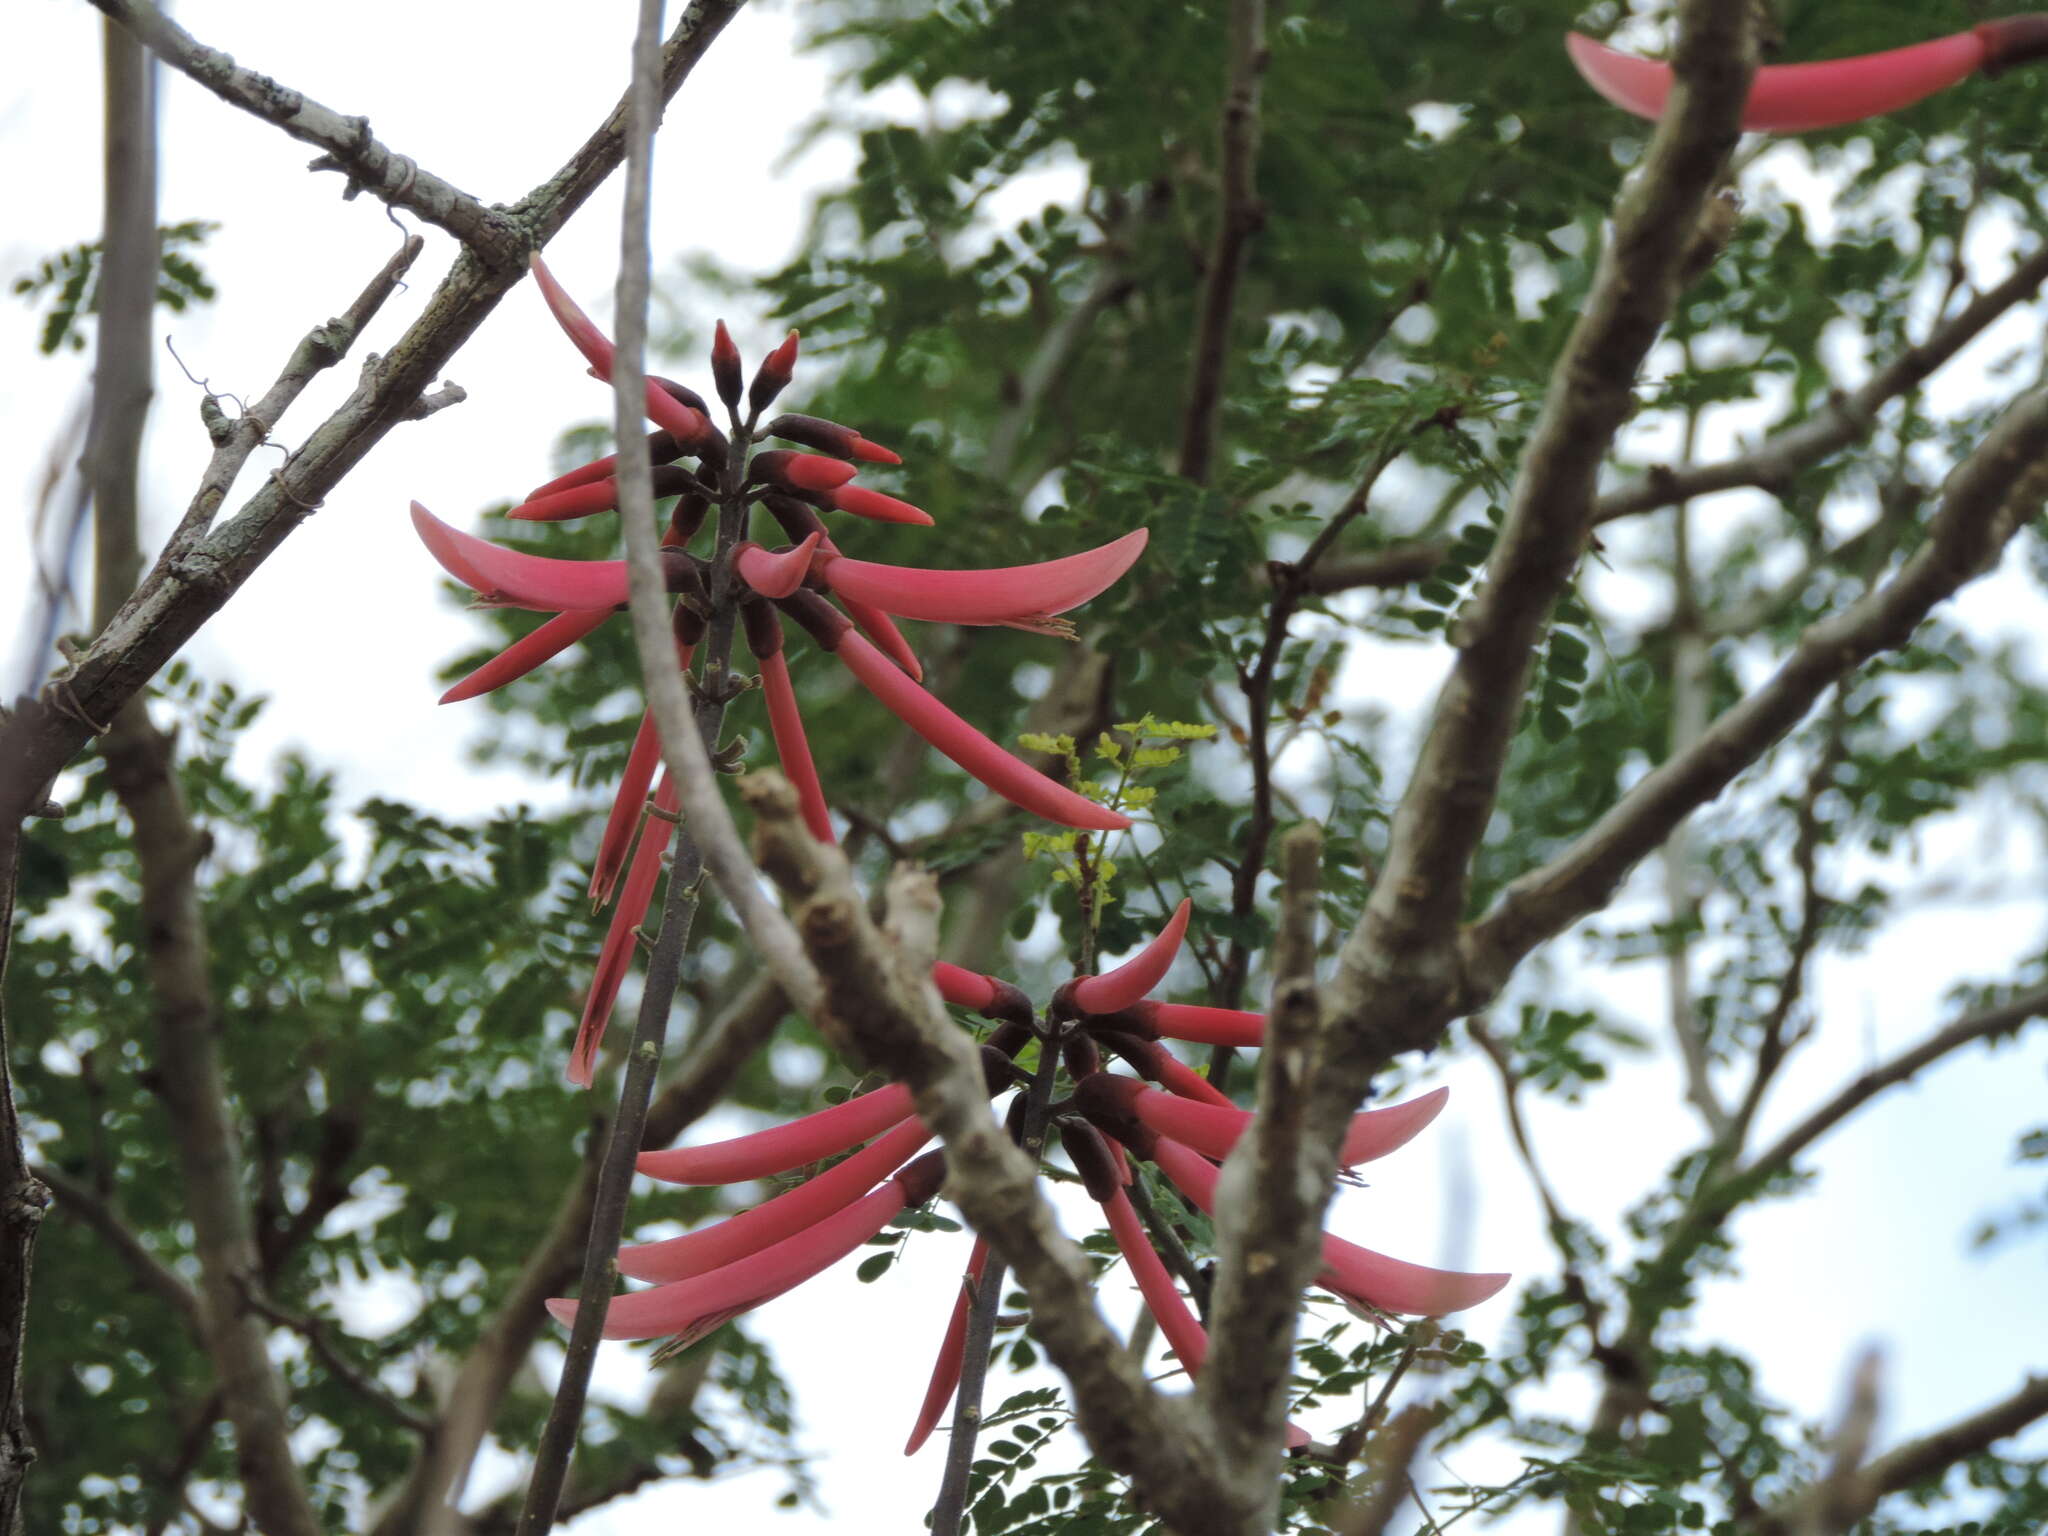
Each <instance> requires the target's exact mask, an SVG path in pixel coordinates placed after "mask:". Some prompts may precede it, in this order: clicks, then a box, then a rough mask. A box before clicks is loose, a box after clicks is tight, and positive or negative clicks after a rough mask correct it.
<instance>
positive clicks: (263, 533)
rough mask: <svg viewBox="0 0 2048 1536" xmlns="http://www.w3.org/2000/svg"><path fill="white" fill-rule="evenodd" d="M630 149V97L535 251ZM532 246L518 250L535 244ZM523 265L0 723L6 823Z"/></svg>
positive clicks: (733, 0) (719, 16)
mask: <svg viewBox="0 0 2048 1536" xmlns="http://www.w3.org/2000/svg"><path fill="white" fill-rule="evenodd" d="M741 3H742V0H692V3H691V4H690V5H688V6H687V7H686V8H685V9H684V11H683V14H682V16H681V17H680V18H679V19H678V21H677V23H676V26H675V28H674V29H673V31H672V32H671V33H670V35H669V40H668V43H667V45H666V46H665V48H664V50H663V55H662V92H663V95H664V97H667V96H670V95H673V94H674V93H675V91H676V90H677V89H678V88H679V87H680V86H681V85H682V82H683V81H684V80H685V79H686V78H687V77H688V75H689V72H690V70H691V68H692V67H693V66H694V65H695V64H696V62H697V61H698V59H700V58H701V57H702V56H703V55H704V53H705V51H706V50H707V49H708V48H709V47H710V45H711V43H712V42H713V41H714V40H715V39H716V38H717V36H718V34H719V33H720V31H721V30H723V28H724V26H725V24H726V22H728V21H729V20H731V18H732V16H733V14H734V13H735V12H736V11H737V10H738V9H739V6H740V4H741ZM623 153H624V107H623V105H621V106H620V107H619V108H618V109H616V110H614V112H613V113H612V115H611V117H610V118H608V119H607V120H606V122H605V123H604V124H603V125H602V126H601V127H600V128H599V129H598V130H597V131H596V132H595V133H593V134H592V135H591V136H590V137H589V139H587V140H586V141H585V142H584V143H583V145H582V146H581V147H580V148H578V149H577V151H576V152H575V154H574V155H573V156H571V157H570V159H569V161H568V162H567V163H566V164H565V165H564V166H563V167H562V168H561V169H560V170H559V171H557V172H556V173H555V174H554V175H553V176H552V177H551V178H549V180H548V181H547V182H545V183H543V184H542V185H541V186H540V187H538V188H536V189H535V190H534V191H533V192H532V193H530V194H528V196H527V197H526V198H524V199H523V200H522V201H521V202H520V203H519V204H518V206H517V207H516V208H515V209H514V210H513V212H512V214H511V215H509V216H510V217H513V218H516V219H517V220H518V221H519V223H520V226H521V227H522V228H523V229H524V230H525V231H526V234H527V240H528V247H530V246H538V245H543V244H545V243H546V242H547V240H548V239H549V238H550V237H552V236H553V235H554V233H555V231H556V230H558V229H560V228H561V226H562V224H563V223H564V222H565V221H566V220H567V219H568V218H569V217H570V215H572V214H573V213H574V212H575V211H576V210H577V209H578V208H580V207H581V206H582V205H583V203H584V201H585V200H586V199H587V198H588V197H589V196H590V194H591V193H592V192H594V191H595V190H596V189H597V187H598V185H599V184H600V183H601V182H602V181H603V180H604V179H605V177H606V176H608V175H609V174H610V173H611V172H612V170H613V169H614V168H616V166H617V165H618V163H619V159H620V157H621V156H622V155H623ZM528 247H522V249H525V248H528ZM522 275H523V269H521V268H517V267H512V268H488V267H486V266H485V265H484V263H483V262H482V261H480V260H479V259H477V258H475V257H474V256H471V255H469V254H467V253H465V254H464V255H463V256H461V257H458V259H457V260H456V263H455V266H454V269H453V270H452V271H451V272H450V273H449V275H448V277H447V278H446V279H445V280H444V281H443V282H442V284H441V286H440V288H439V289H438V290H437V291H436V292H435V294H434V295H433V297H432V298H431V299H430V300H429V301H428V303H427V306H426V311H425V313H424V314H423V315H422V316H421V317H420V318H419V319H418V320H417V321H416V322H414V324H413V326H412V328H411V329H410V330H409V331H408V332H407V333H406V335H405V336H404V337H402V338H401V339H400V340H399V342H398V343H397V344H396V345H395V346H393V347H392V349H391V350H390V351H388V352H387V353H385V354H384V355H383V357H382V358H380V359H379V362H378V365H377V367H376V369H375V370H374V371H373V372H372V374H371V375H370V376H369V377H367V378H365V379H364V380H363V381H361V382H360V383H359V384H358V385H357V387H356V389H355V391H354V392H353V393H352V394H351V395H350V397H349V398H348V400H347V401H346V402H344V403H343V405H342V406H341V407H340V408H339V409H338V410H336V411H335V412H334V413H333V414H332V415H331V416H329V417H328V419H327V420H326V421H325V422H324V423H323V424H322V425H321V426H320V427H319V428H318V429H317V430H316V431H314V432H313V434H312V435H311V436H310V437H309V438H308V439H307V440H306V442H305V443H304V444H303V445H302V446H301V448H300V449H299V452H298V453H297V455H296V456H295V457H294V459H293V461H292V466H291V475H290V479H289V481H286V480H284V479H283V478H282V477H273V478H272V479H271V480H270V481H268V482H266V483H265V484H264V485H263V486H262V487H261V488H260V489H259V490H258V491H257V492H256V494H255V495H253V496H252V497H251V498H250V499H249V501H248V502H247V503H246V504H245V505H244V506H243V507H242V509H241V510H240V512H238V513H237V514H236V515H235V517H234V518H232V519H231V520H230V521H229V522H228V523H227V524H226V525H225V526H224V527H221V528H219V529H216V530H215V531H214V532H213V534H212V535H211V536H210V537H209V538H208V539H206V540H205V541H204V542H203V543H200V544H198V545H196V546H195V547H193V548H191V549H189V550H187V551H185V552H184V553H183V554H182V555H181V556H180V557H178V558H167V559H163V560H159V562H158V565H157V568H156V570H155V571H154V572H153V573H152V574H151V575H150V576H149V577H147V578H145V579H144V581H143V584H142V586H141V587H140V588H138V589H137V593H136V595H135V597H133V598H131V599H130V600H129V601H128V603H126V604H125V605H124V606H123V608H122V610H121V612H120V613H119V614H117V615H116V616H115V618H114V621H113V622H112V623H111V624H109V625H108V626H107V627H106V629H104V630H103V631H102V632H101V634H100V635H99V637H98V638H97V639H96V640H95V641H94V643H93V646H92V649H91V650H89V651H88V652H87V653H86V654H85V655H84V656H83V657H81V658H80V660H79V662H78V665H77V667H76V669H75V670H74V671H73V672H72V674H71V675H70V676H69V677H68V678H67V679H65V680H63V682H62V683H61V685H59V691H58V693H57V694H53V695H51V696H49V697H45V698H40V699H36V700H32V701H24V702H23V704H22V707H20V708H19V709H18V710H17V711H16V712H15V714H14V716H13V718H12V719H11V720H10V721H8V722H7V723H6V724H4V725H0V821H5V822H7V823H8V824H9V825H10V826H11V825H12V824H13V822H14V821H15V820H16V819H17V813H18V808H19V807H20V806H22V805H26V804H28V803H31V802H33V801H35V800H38V799H40V798H42V796H43V795H44V794H45V793H46V789H45V786H47V785H48V784H49V783H50V781H51V779H52V778H54V777H55V775H56V773H57V770H58V769H59V768H61V767H62V766H63V764H64V763H66V762H68V761H69V760H70V759H71V757H72V756H73V754H75V753H76V752H77V751H78V749H79V748H80V747H81V746H82V745H83V744H84V743H85V741H86V740H87V739H88V738H89V737H90V736H91V735H92V733H93V727H92V722H95V721H101V720H105V719H108V718H109V717H110V716H111V715H112V714H113V713H114V712H115V711H116V710H117V709H118V708H119V707H120V705H121V703H122V702H123V701H124V700H125V699H127V698H129V697H131V696H132V695H133V694H134V693H135V692H136V691H137V690H139V689H140V688H141V687H142V686H143V685H144V684H145V683H147V682H148V681H149V679H150V678H151V677H153V676H154V675H155V674H156V672H157V671H158V669H159V668H161V667H162V666H163V665H164V664H165V663H166V662H167V661H168V660H169V659H170V658H171V656H172V655H174V654H175V653H176V652H177V650H178V648H179V647H180V646H182V645H183V644H184V643H185V641H187V640H188V639H190V638H191V637H192V635H194V634H195V633H197V631H198V629H199V627H200V626H201V625H202V624H204V623H205V622H206V620H207V619H209V618H210V617H212V615H213V614H214V613H215V612H216V611H218V610H219V608H220V606H221V605H222V604H223V603H224V602H226V601H227V599H228V597H229V596H230V595H231V594H232V593H233V592H234V591H235V590H236V589H237V588H238V587H239V586H240V585H241V583H242V582H244V581H246V580H247V579H248V578H249V576H250V574H251V573H253V572H254V571H255V569H256V567H257V566H259V565H261V564H262V563H263V561H264V560H265V559H266V558H268V556H269V555H270V553H271V551H272V550H274V549H275V548H276V547H277V546H278V545H279V544H280V543H282V542H283V541H284V539H285V538H286V537H287V536H288V535H289V534H290V533H291V532H292V530H293V529H294V528H296V527H297V526H298V525H299V523H300V522H302V521H303V520H304V519H305V517H306V515H307V513H308V511H309V510H310V508H311V507H312V506H314V505H317V503H318V502H319V500H320V498H321V497H323V496H325V495H326V494H327V492H328V491H329V490H331V489H332V488H333V487H334V486H335V485H336V484H337V483H338V482H339V481H340V479H341V477H342V476H343V475H345V474H347V473H348V471H349V470H350V469H352V468H354V467H355V465H356V464H357V463H358V462H360V461H361V459H362V458H363V456H364V455H365V454H367V453H368V452H369V451H370V450H371V449H372V448H373V447H374V446H375V445H376V444H377V443H378V442H379V441H381V440H382V438H383V436H384V435H385V433H387V432H389V431H390V430H391V429H392V428H393V427H394V426H396V425H397V424H398V423H399V422H400V421H402V420H404V419H405V413H406V412H407V411H409V410H411V409H412V408H413V405H414V403H415V402H416V401H418V400H419V398H420V396H421V394H422V393H424V392H425V391H426V390H427V389H428V388H430V387H431V386H432V384H433V382H434V380H435V379H436V378H438V377H439V376H440V375H441V373H442V370H443V369H444V367H445V366H446V364H447V361H448V359H449V358H450V357H451V356H453V355H454V353H455V352H456V350H457V349H458V348H459V347H461V345H462V344H463V343H464V342H465V341H467V340H468V339H469V336H470V335H471V333H472V332H474V331H475V329H476V328H477V326H478V325H480V324H481V323H482V322H483V319H484V317H485V316H486V315H487V314H489V313H490V311H491V310H492V309H493V308H495V307H496V306H497V303H498V301H499V300H500V299H501V298H503V297H504V295H505V293H506V292H507V291H508V290H509V289H510V288H511V287H512V286H513V284H515V283H516V282H518V281H519V279H520V277H521V276H522Z"/></svg>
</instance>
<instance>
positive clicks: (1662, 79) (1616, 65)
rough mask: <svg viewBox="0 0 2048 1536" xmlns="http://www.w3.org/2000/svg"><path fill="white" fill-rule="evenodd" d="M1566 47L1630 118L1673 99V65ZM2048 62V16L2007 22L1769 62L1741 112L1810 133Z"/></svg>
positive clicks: (1577, 43) (1776, 127) (1760, 125)
mask: <svg viewBox="0 0 2048 1536" xmlns="http://www.w3.org/2000/svg"><path fill="white" fill-rule="evenodd" d="M1565 48H1566V50H1567V51H1568V52H1569V53H1570V54H1571V59H1572V63H1573V64H1574V65H1575V66H1576V67H1577V69H1578V71H1579V73H1580V74H1581V75H1583V76H1584V77H1585V79H1586V83H1587V84H1588V85H1590V86H1592V87H1593V89H1594V90H1596V91H1598V92H1599V93H1600V94H1601V95H1602V96H1605V97H1606V98H1607V99H1608V100H1609V101H1611V102H1613V103H1614V104H1615V105H1616V106H1617V107H1620V108H1622V110H1624V111H1627V112H1633V113H1635V114H1636V116H1638V117H1647V118H1650V119H1652V120H1653V121H1654V120H1655V119H1656V118H1658V117H1661V116H1662V115H1663V112H1664V103H1665V101H1666V100H1667V99H1668V98H1669V97H1670V95H1671V66H1670V65H1668V64H1660V63H1657V62H1656V61H1654V60H1651V59H1643V58H1637V57H1636V56H1634V55H1633V54H1626V53H1618V52H1616V51H1615V50H1614V49H1612V48H1608V47H1606V46H1604V45H1602V44H1600V43H1596V42H1594V41H1593V39H1591V38H1590V37H1584V36H1581V35H1580V34H1579V33H1577V32H1572V33H1568V34H1566V36H1565ZM2044 54H2048V17H2044V16H2040V15H2030V16H2007V17H2004V18H2001V19H2000V20H1997V21H1987V22H1983V23H1980V24H1979V25H1978V26H1976V27H1973V28H1972V29H1971V30H1970V31H1968V32H1958V33H1956V34H1954V35H1953V36H1951V37H1940V38H1936V39H1935V40H1934V41H1932V42H1927V43H1915V44H1913V45H1912V46H1910V47H1906V48H1894V49H1892V50H1890V51H1889V52H1886V53H1870V54H1864V55H1862V56H1861V57H1858V58H1853V59H1830V60H1828V61H1827V62H1826V63H1820V64H1767V65H1765V66H1764V67H1763V68H1762V69H1759V70H1758V71H1757V72H1756V79H1755V80H1754V82H1752V84H1751V86H1750V90H1749V99H1748V100H1747V101H1746V102H1744V104H1743V108H1742V126H1743V127H1744V128H1745V129H1748V130H1750V131H1752V132H1762V133H1805V132H1808V131H1810V130H1813V129H1817V128H1839V127H1841V126H1842V125H1843V124H1845V123H1854V122H1860V121H1861V120H1862V119H1864V118H1866V117H1878V116H1881V115H1883V114H1884V113H1887V112H1897V111H1900V110H1902V109H1904V108H1906V107H1910V106H1912V105H1913V104H1914V103H1915V102H1917V101H1921V100H1923V99H1925V98H1926V97H1928V96H1932V95H1933V94H1934V93H1935V92H1936V91H1941V90H1946V89H1947V88H1948V87H1949V86H1952V85H1955V84H1956V83H1958V82H1959V81H1961V80H1964V79H1967V78H1968V77H1969V76H1971V75H1973V74H1976V73H1978V72H1979V71H1981V72H1983V73H1984V74H1986V75H1996V74H1999V73H2001V72H2003V71H2004V70H2007V69H2011V68H2013V67H2015V66H2017V65H2020V64H2024V63H2027V62H2029V61H2030V60H2033V59H2038V58H2040V57H2042V56H2043V55H2044Z"/></svg>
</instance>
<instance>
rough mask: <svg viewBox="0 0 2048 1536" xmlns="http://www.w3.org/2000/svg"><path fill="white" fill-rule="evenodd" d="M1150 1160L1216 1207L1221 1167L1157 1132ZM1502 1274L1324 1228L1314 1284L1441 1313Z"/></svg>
mask: <svg viewBox="0 0 2048 1536" xmlns="http://www.w3.org/2000/svg"><path fill="white" fill-rule="evenodd" d="M1152 1160H1153V1161H1154V1162H1155V1163H1157V1164H1158V1165H1159V1169H1160V1171H1161V1172H1162V1173H1164V1174H1165V1175H1166V1176H1167V1178H1169V1179H1171V1180H1172V1181H1173V1184H1174V1187H1175V1188H1176V1189H1178V1190H1179V1191H1180V1192H1181V1193H1182V1194H1184V1195H1186V1196H1187V1197H1188V1198H1189V1199H1190V1200H1192V1201H1194V1202H1195V1204H1196V1205H1197V1206H1199V1207H1201V1209H1202V1210H1204V1211H1206V1212H1208V1213H1209V1214H1210V1215H1212V1216H1213V1215H1214V1214H1215V1213H1216V1176H1217V1173H1218V1172H1219V1171H1220V1170H1218V1168H1217V1167H1216V1165H1215V1164H1214V1163H1212V1162H1210V1161H1208V1159H1206V1158H1204V1157H1202V1156H1200V1155H1199V1154H1198V1153H1196V1152H1195V1151H1194V1150H1193V1149H1192V1148H1190V1147H1187V1146H1185V1145H1183V1144H1182V1143H1180V1142H1177V1141H1174V1140H1172V1139H1171V1138H1170V1137H1166V1136H1161V1137H1160V1138H1159V1139H1158V1145H1157V1146H1155V1147H1154V1148H1153V1150H1152ZM1509 1279H1510V1277H1509V1276H1507V1275H1468V1274H1460V1273H1458V1272H1456V1271H1454V1270H1448V1269H1431V1268H1429V1267H1428V1266H1427V1265H1423V1264H1409V1263H1406V1262H1405V1261H1403V1260H1401V1259H1390V1258H1388V1257H1387V1256H1386V1255H1385V1254H1383V1253H1374V1252H1373V1251H1372V1250H1371V1249H1370V1248H1361V1247H1359V1246H1358V1244H1356V1243H1348V1242H1346V1241H1345V1240H1344V1239H1343V1238H1341V1237H1336V1236H1333V1235H1331V1234H1330V1233H1328V1232H1325V1233H1324V1234H1323V1269H1322V1272H1321V1273H1320V1274H1318V1275H1317V1276H1316V1284H1317V1285H1320V1286H1321V1287H1323V1289H1324V1290H1327V1291H1334V1292H1336V1293H1337V1294H1338V1295H1339V1296H1342V1297H1344V1298H1345V1299H1346V1300H1349V1301H1356V1302H1363V1303H1366V1304H1368V1305H1370V1306H1375V1307H1378V1308H1379V1309H1380V1310H1381V1311H1383V1312H1408V1313H1415V1314H1418V1315H1420V1316H1423V1317H1441V1316H1443V1315H1444V1314H1445V1313H1447V1312H1460V1311H1463V1310H1464V1309H1465V1308H1466V1307H1474V1306H1477V1305H1478V1304H1479V1303H1480V1302H1482V1301H1485V1300H1486V1299H1487V1298H1488V1297H1490V1296H1492V1295H1494V1294H1495V1293H1496V1292H1498V1291H1499V1290H1500V1288H1501V1287H1502V1286H1504V1285H1506V1284H1507V1283H1508V1280H1509Z"/></svg>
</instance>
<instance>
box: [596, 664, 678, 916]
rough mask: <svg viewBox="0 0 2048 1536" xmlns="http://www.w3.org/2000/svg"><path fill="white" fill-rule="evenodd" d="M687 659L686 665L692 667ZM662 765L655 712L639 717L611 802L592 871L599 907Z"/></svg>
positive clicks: (616, 878)
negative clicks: (638, 724) (624, 768)
mask: <svg viewBox="0 0 2048 1536" xmlns="http://www.w3.org/2000/svg"><path fill="white" fill-rule="evenodd" d="M689 664H690V663H689V661H688V659H687V658H685V660H684V662H683V665H684V666H685V667H688V666H689ZM659 766H661V730H660V728H659V727H658V726H657V725H656V724H655V721H654V711H653V710H651V709H650V710H648V711H647V712H646V713H645V714H643V715H642V716H641V717H640V729H639V731H638V732H637V733H636V734H635V735H634V737H633V745H632V748H631V750H630V751H628V752H627V754H626V774H625V777H624V778H622V779H621V780H620V781H619V792H618V794H617V795H616V796H615V797H614V798H613V800H612V813H611V816H610V817H609V818H608V819H607V820H606V821H605V824H604V837H603V839H602V840H600V841H599V843H598V845H597V862H596V863H595V864H594V865H592V866H591V871H590V899H591V901H592V902H593V903H594V904H595V905H596V906H599V907H602V906H603V905H604V904H605V903H606V902H608V901H610V900H611V899H612V887H613V886H615V885H617V884H618V881H619V872H620V871H621V870H623V869H624V868H625V867H626V852H627V850H628V849H630V848H631V847H632V846H633V831H634V829H635V828H636V827H638V826H639V825H640V813H641V812H642V811H643V810H645V809H646V808H647V786H648V785H650V784H652V783H653V782H654V770H655V769H656V768H658V767H659Z"/></svg>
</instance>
